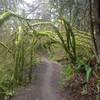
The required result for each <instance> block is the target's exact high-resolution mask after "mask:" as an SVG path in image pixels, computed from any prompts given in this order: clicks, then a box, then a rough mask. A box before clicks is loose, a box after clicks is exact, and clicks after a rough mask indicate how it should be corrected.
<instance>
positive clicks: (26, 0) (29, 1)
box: [24, 0, 34, 4]
mask: <svg viewBox="0 0 100 100" xmlns="http://www.w3.org/2000/svg"><path fill="white" fill-rule="evenodd" d="M24 1H25V2H27V3H30V4H31V3H32V2H33V1H34V0H24Z"/></svg>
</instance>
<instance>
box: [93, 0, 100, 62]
mask: <svg viewBox="0 0 100 100" xmlns="http://www.w3.org/2000/svg"><path fill="white" fill-rule="evenodd" d="M94 9H95V10H94V11H95V12H94V16H95V32H96V34H95V39H96V44H97V51H98V59H97V61H98V63H100V0H94Z"/></svg>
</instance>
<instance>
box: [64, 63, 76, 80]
mask: <svg viewBox="0 0 100 100" xmlns="http://www.w3.org/2000/svg"><path fill="white" fill-rule="evenodd" d="M74 72H75V70H74V68H73V66H72V65H71V64H68V65H67V66H66V67H65V68H64V76H65V79H66V80H68V81H69V80H71V79H72V78H73V76H74Z"/></svg>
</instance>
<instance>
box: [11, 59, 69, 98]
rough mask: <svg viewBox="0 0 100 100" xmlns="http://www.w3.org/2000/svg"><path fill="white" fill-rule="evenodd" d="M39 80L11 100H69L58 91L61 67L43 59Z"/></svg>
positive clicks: (20, 90) (21, 90) (39, 70)
mask: <svg viewBox="0 0 100 100" xmlns="http://www.w3.org/2000/svg"><path fill="white" fill-rule="evenodd" d="M42 62H43V63H42V64H40V65H39V69H38V71H37V72H36V73H38V75H37V76H38V79H37V80H36V82H33V83H32V84H30V85H29V86H28V87H26V88H23V89H19V91H18V93H17V94H16V95H15V96H14V97H13V98H12V99H11V100H69V99H65V98H64V97H63V96H61V95H60V92H59V89H58V86H59V85H58V83H59V71H60V66H59V64H57V63H56V62H52V61H49V60H48V59H47V58H42Z"/></svg>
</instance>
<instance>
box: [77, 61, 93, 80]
mask: <svg viewBox="0 0 100 100" xmlns="http://www.w3.org/2000/svg"><path fill="white" fill-rule="evenodd" d="M77 71H78V72H79V73H80V72H81V73H84V74H85V81H86V82H88V81H89V80H90V78H91V76H92V72H93V71H92V68H91V67H90V66H89V65H88V63H87V62H86V61H85V60H79V61H78V67H77Z"/></svg>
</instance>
